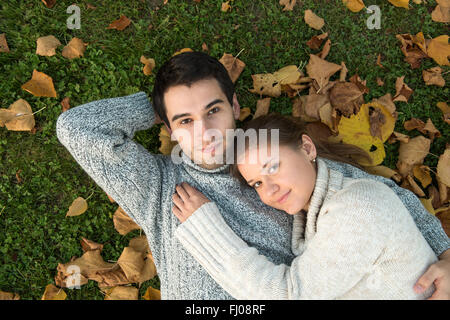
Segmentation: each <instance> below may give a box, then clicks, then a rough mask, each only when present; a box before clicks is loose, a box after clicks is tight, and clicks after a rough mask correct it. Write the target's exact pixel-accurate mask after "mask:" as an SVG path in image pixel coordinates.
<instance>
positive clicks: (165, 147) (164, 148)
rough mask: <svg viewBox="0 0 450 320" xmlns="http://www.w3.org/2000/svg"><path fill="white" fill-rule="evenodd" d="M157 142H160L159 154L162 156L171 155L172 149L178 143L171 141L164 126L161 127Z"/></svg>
mask: <svg viewBox="0 0 450 320" xmlns="http://www.w3.org/2000/svg"><path fill="white" fill-rule="evenodd" d="M159 141H160V142H161V146H160V147H159V152H161V153H162V154H164V155H169V154H171V153H172V149H173V148H174V147H175V146H176V145H177V144H178V141H176V140H172V139H171V136H170V134H169V132H168V131H167V129H166V127H165V126H164V125H163V126H161V129H160V132H159Z"/></svg>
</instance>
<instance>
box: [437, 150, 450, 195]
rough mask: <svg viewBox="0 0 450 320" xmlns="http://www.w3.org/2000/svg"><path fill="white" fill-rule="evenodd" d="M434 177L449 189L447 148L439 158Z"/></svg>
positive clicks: (449, 169) (448, 154)
mask: <svg viewBox="0 0 450 320" xmlns="http://www.w3.org/2000/svg"><path fill="white" fill-rule="evenodd" d="M436 175H437V176H438V177H439V180H440V181H441V182H442V183H444V184H445V185H446V186H447V187H450V148H447V149H446V150H445V151H444V153H443V154H441V156H440V157H439V161H438V164H437V171H436Z"/></svg>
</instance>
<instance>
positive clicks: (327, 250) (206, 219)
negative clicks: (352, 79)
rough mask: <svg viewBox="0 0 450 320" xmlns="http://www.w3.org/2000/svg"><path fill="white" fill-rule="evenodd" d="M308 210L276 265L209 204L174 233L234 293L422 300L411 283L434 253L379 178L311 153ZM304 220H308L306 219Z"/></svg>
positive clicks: (262, 296) (249, 296)
mask: <svg viewBox="0 0 450 320" xmlns="http://www.w3.org/2000/svg"><path fill="white" fill-rule="evenodd" d="M317 159H318V162H317V165H318V172H317V179H316V184H315V188H314V192H313V195H312V197H311V202H310V206H309V211H308V212H307V214H306V219H305V214H304V213H299V214H297V215H295V217H294V225H293V231H292V251H293V252H294V253H295V254H296V256H297V257H296V258H295V259H294V260H293V261H292V264H291V266H288V265H285V264H279V265H276V264H274V263H272V262H271V261H269V260H268V259H267V258H266V257H265V256H263V255H261V254H259V253H258V251H257V249H255V248H253V247H251V246H249V245H248V244H247V243H246V242H244V241H243V240H241V239H240V238H239V237H238V236H237V235H236V234H235V233H234V232H233V231H232V230H231V228H230V227H229V226H228V225H227V224H226V222H225V221H224V219H223V218H222V215H221V214H220V212H219V209H218V208H217V206H216V204H215V203H214V202H208V203H205V204H203V205H202V206H201V207H200V208H199V209H198V210H196V211H195V212H194V213H193V215H191V217H189V218H188V219H187V220H186V221H185V222H184V223H182V224H181V225H180V226H179V227H178V229H177V230H176V232H175V234H176V237H177V238H178V240H179V241H180V242H181V243H182V244H183V245H184V247H185V248H186V249H187V250H188V251H189V252H190V253H191V254H192V255H193V256H194V258H195V259H196V260H197V261H198V262H199V263H200V264H202V265H203V267H204V268H205V269H206V270H207V271H208V273H209V274H210V275H211V276H212V277H213V278H214V279H215V280H216V281H217V282H218V283H219V284H220V285H221V286H222V287H223V288H224V289H225V290H226V291H228V292H229V293H230V294H231V295H232V296H233V297H235V298H237V299H424V298H427V297H429V296H431V294H432V293H433V292H434V290H435V287H434V286H432V287H431V288H430V289H429V290H428V291H427V292H425V293H424V294H416V293H415V292H414V291H413V286H414V284H415V282H416V281H417V280H418V278H419V277H420V276H421V275H422V274H423V273H424V272H425V271H426V269H427V267H428V266H429V265H430V264H432V263H434V262H436V261H437V257H436V255H435V253H434V252H433V250H432V249H431V248H430V246H429V245H428V243H427V242H426V241H425V239H424V237H423V236H422V234H421V233H420V231H419V230H418V228H417V226H416V224H415V223H414V220H413V219H412V217H411V214H410V213H409V212H408V211H407V209H406V208H405V206H404V205H403V203H402V202H401V200H400V199H399V198H398V197H397V195H396V194H395V193H394V192H393V191H392V190H391V189H390V188H389V187H388V186H386V185H385V184H384V183H381V182H378V181H375V180H372V179H351V178H346V177H343V175H342V173H340V172H338V171H334V170H332V169H330V168H328V167H327V165H326V163H325V161H323V160H322V159H320V158H319V157H318V158H317ZM305 220H306V223H305Z"/></svg>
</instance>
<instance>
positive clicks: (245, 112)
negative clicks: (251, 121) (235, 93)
mask: <svg viewBox="0 0 450 320" xmlns="http://www.w3.org/2000/svg"><path fill="white" fill-rule="evenodd" d="M251 113H252V112H251V110H250V108H241V111H240V113H239V121H244V120H245V119H246V118H247V117H248V116H249V115H250V114H251Z"/></svg>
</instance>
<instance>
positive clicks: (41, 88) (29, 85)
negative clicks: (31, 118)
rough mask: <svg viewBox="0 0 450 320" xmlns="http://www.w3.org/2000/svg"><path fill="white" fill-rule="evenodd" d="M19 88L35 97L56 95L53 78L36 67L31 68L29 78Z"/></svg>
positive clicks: (53, 96)
mask: <svg viewBox="0 0 450 320" xmlns="http://www.w3.org/2000/svg"><path fill="white" fill-rule="evenodd" d="M21 88H22V89H23V90H25V91H28V92H29V93H31V94H32V95H33V96H36V97H52V98H56V97H57V95H56V91H55V87H54V86H53V79H52V78H51V77H50V76H48V75H46V74H45V73H43V72H39V71H37V70H36V69H34V70H33V76H32V77H31V80H30V81H28V82H26V83H24V84H23V85H22V87H21Z"/></svg>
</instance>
